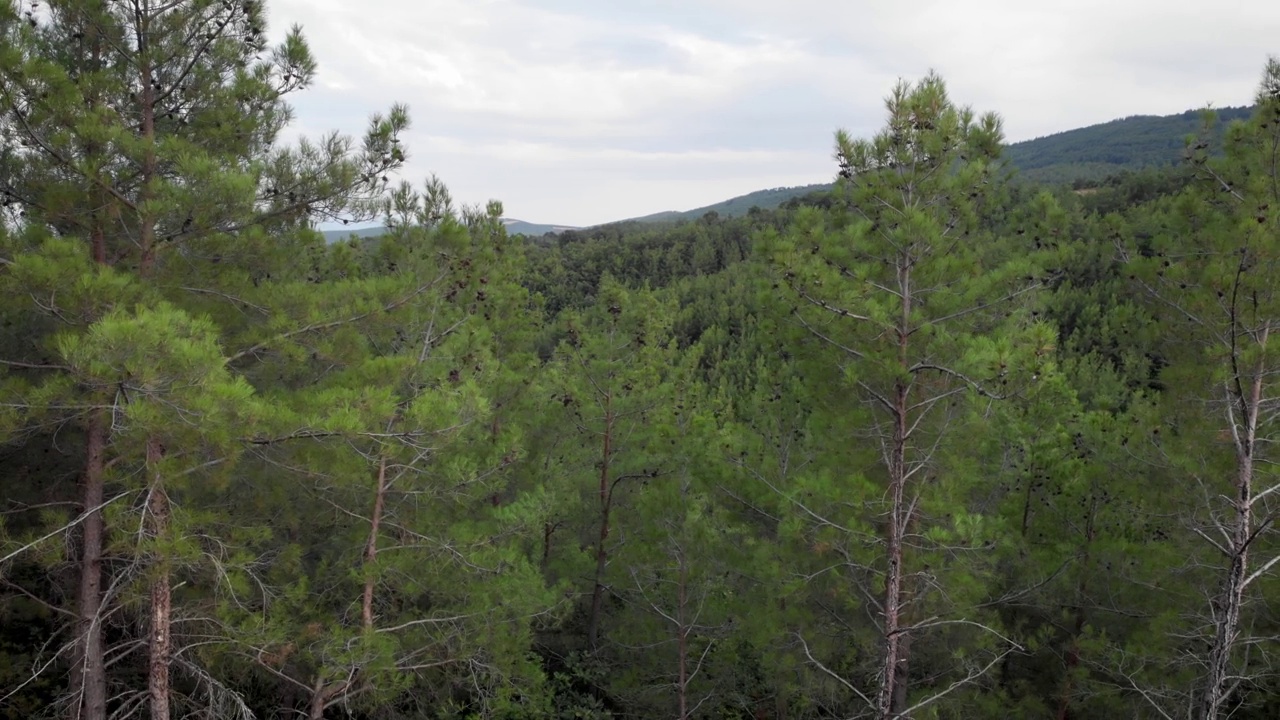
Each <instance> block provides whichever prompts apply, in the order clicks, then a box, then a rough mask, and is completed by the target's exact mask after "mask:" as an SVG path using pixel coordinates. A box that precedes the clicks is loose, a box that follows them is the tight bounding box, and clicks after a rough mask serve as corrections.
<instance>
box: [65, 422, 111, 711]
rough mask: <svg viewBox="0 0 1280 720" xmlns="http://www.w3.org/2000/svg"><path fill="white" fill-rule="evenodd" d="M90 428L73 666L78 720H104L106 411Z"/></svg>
mask: <svg viewBox="0 0 1280 720" xmlns="http://www.w3.org/2000/svg"><path fill="white" fill-rule="evenodd" d="M85 430H86V434H87V437H86V441H85V444H86V452H85V469H84V477H83V479H82V481H81V506H82V511H81V512H83V513H85V518H84V521H83V522H82V523H80V528H81V532H82V535H81V548H80V581H79V588H78V592H77V594H76V641H75V642H76V646H75V653H74V655H73V658H74V660H73V662H72V666H71V694H72V697H73V698H74V701H73V703H72V705H71V718H72V720H103V719H104V718H106V714H107V677H106V675H107V672H106V663H105V662H104V660H103V647H102V623H101V617H100V615H101V613H102V536H103V520H102V510H101V509H100V508H101V507H102V499H103V496H104V484H105V478H104V475H105V465H106V446H107V438H106V436H107V428H106V422H105V420H104V418H103V413H102V411H100V410H95V411H93V413H92V414H91V415H90V416H89V422H88V426H87V427H86V428H85Z"/></svg>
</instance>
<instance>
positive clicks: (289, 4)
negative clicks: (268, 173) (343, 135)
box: [269, 0, 1280, 224]
mask: <svg viewBox="0 0 1280 720" xmlns="http://www.w3.org/2000/svg"><path fill="white" fill-rule="evenodd" d="M269 6H270V9H271V13H272V16H273V18H274V23H273V25H274V29H275V31H276V32H277V33H278V32H280V31H282V30H283V29H284V28H285V27H287V26H288V25H289V24H291V23H293V22H300V23H301V24H302V25H303V26H304V31H305V34H306V35H307V37H308V39H309V40H310V41H311V44H312V48H313V50H314V52H315V53H316V55H317V57H318V60H319V61H320V75H319V81H318V82H317V84H316V86H315V87H313V88H312V89H310V90H309V91H307V92H306V93H304V94H303V95H302V96H300V97H299V98H298V100H297V101H296V105H297V108H298V114H299V119H300V124H299V130H301V131H304V132H307V133H314V132H315V130H314V129H321V128H323V129H328V128H338V129H342V130H344V131H346V132H352V133H358V132H359V131H360V130H361V129H362V128H363V126H364V122H365V117H366V116H367V115H368V114H369V113H370V112H373V111H376V110H381V109H385V108H386V107H387V106H389V105H390V104H391V103H392V102H396V101H403V102H407V103H408V104H409V105H410V108H411V110H412V114H413V117H414V123H415V127H414V131H413V132H412V133H410V135H409V137H408V138H407V139H408V145H409V148H410V150H411V152H412V158H411V162H410V165H409V168H408V173H407V174H408V176H410V177H422V176H424V175H426V174H428V173H430V172H436V173H438V174H440V176H441V177H443V178H444V179H445V180H446V181H447V182H450V184H451V185H452V186H453V187H454V189H455V191H456V194H457V195H458V196H459V197H461V198H464V199H468V200H483V199H486V198H488V197H491V196H496V197H498V198H500V199H502V200H504V201H505V203H506V205H507V209H508V213H509V214H511V215H513V216H515V217H521V218H524V219H528V220H533V221H545V222H558V223H567V224H586V223H591V222H602V221H606V220H611V219H618V218H622V217H627V216H633V215H639V214H643V213H647V212H652V211H656V210H662V209H681V208H688V207H694V206H697V205H701V204H706V203H708V202H714V201H716V200H720V199H724V198H727V197H729V196H731V195H733V194H738V193H741V192H748V191H751V190H754V189H759V188H763V187H774V186H779V185H789V184H802V183H808V182H820V181H824V180H826V179H828V178H829V177H830V176H831V174H832V171H833V165H832V161H831V159H830V144H831V132H832V131H833V130H834V129H835V128H837V127H848V128H849V129H851V130H853V131H854V132H857V133H865V132H872V131H874V129H875V128H877V127H878V126H879V124H880V121H881V116H882V113H883V109H882V108H883V105H882V98H883V96H884V95H885V93H886V92H887V91H888V90H889V88H890V86H891V85H892V83H893V82H894V80H895V79H896V78H897V77H899V76H905V77H908V78H913V77H918V76H919V75H921V74H922V73H924V72H925V71H926V70H927V69H929V68H936V69H937V70H939V71H940V72H941V73H942V74H943V76H944V77H945V78H946V79H947V80H948V83H949V85H950V88H951V91H952V95H953V97H955V98H956V99H957V100H958V101H961V102H963V103H966V104H972V105H973V106H974V107H975V108H976V109H978V110H996V111H999V112H1000V113H1001V114H1002V115H1003V116H1004V117H1005V119H1006V129H1007V131H1008V133H1009V136H1010V138H1011V139H1014V140H1018V139H1024V138H1029V137H1034V136H1038V135H1043V134H1047V133H1051V132H1056V131H1060V130H1065V129H1070V128H1073V127H1079V126H1082V125H1086V124H1090V123H1095V122H1103V121H1106V120H1109V119H1112V118H1115V117H1120V116H1124V115H1131V114H1138V113H1172V112H1179V111H1181V110H1185V109H1188V108H1192V107H1197V106H1201V105H1203V104H1205V103H1208V102H1213V103H1215V104H1217V105H1238V104H1244V103H1247V102H1249V101H1250V100H1251V97H1252V92H1253V88H1254V86H1255V84H1256V82H1257V79H1258V73H1259V71H1260V69H1261V67H1262V64H1263V62H1264V60H1265V57H1266V53H1267V52H1268V51H1272V52H1276V51H1280V47H1277V46H1275V45H1274V44H1273V43H1274V42H1275V38H1276V37H1280V3H1274V2H1268V1H1266V0H1221V1H1220V2H1219V3H1216V4H1213V5H1205V4H1204V3H1203V2H1192V1H1190V0H1163V1H1161V2H1156V1H1155V0H1124V1H1123V2H1117V1H1116V0H1076V2H1073V3H1070V4H1067V3H1032V2H1015V1H1013V0H1006V1H1000V0H983V1H974V2H964V3H959V2H954V1H950V0H925V1H922V2H914V3H900V2H891V1H889V0H883V1H880V0H876V1H867V2H846V1H842V0H788V2H777V0H648V1H647V2H644V3H641V2H628V3H615V2H600V1H599V0H537V1H535V0H523V1H522V0H422V1H414V0H364V1H363V2H360V3H352V2H349V0H341V1H340V0H318V1H314V0H307V1H304V0H272V1H271V2H270V3H269Z"/></svg>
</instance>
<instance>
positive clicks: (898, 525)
mask: <svg viewBox="0 0 1280 720" xmlns="http://www.w3.org/2000/svg"><path fill="white" fill-rule="evenodd" d="M896 401H897V402H896V405H897V407H896V408H895V409H896V411H897V416H896V417H895V418H894V426H893V440H892V443H893V445H892V447H891V448H890V452H891V455H890V461H889V493H890V510H889V527H888V547H887V548H886V550H885V559H886V561H887V565H888V567H887V569H886V570H885V580H884V657H883V664H882V665H881V669H880V672H881V679H880V691H879V693H878V695H877V698H876V717H878V718H881V720H885V719H887V718H891V717H893V716H894V706H895V705H896V704H897V703H896V702H895V697H896V695H897V693H896V686H897V681H898V674H899V664H900V663H905V662H906V660H907V657H906V653H905V652H904V650H906V649H907V648H904V647H903V646H902V633H901V631H900V628H899V623H900V620H901V616H902V576H903V570H902V560H903V558H902V555H903V552H902V539H903V537H902V536H903V532H904V530H905V529H906V527H905V526H906V517H905V515H906V512H905V510H906V508H905V497H906V493H905V487H904V486H905V485H906V437H905V433H906V429H907V424H906V420H907V389H906V387H905V386H904V385H902V384H901V383H899V386H898V389H897V397H896Z"/></svg>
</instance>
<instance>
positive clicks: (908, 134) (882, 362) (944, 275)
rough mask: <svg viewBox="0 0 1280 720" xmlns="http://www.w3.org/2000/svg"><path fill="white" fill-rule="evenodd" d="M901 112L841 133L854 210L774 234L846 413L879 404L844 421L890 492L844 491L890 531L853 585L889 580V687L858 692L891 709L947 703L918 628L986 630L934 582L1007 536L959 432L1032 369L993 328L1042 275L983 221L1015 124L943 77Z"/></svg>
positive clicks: (799, 317) (881, 620)
mask: <svg viewBox="0 0 1280 720" xmlns="http://www.w3.org/2000/svg"><path fill="white" fill-rule="evenodd" d="M887 106H888V111H889V120H888V125H887V127H886V128H885V129H884V130H882V131H881V132H880V133H878V134H877V135H876V136H875V137H874V138H872V139H870V140H854V139H853V138H851V137H850V136H849V135H848V134H847V133H844V132H843V131H842V132H840V133H838V134H837V138H836V150H837V157H838V159H839V161H840V176H841V187H842V188H843V192H844V194H845V198H846V202H847V210H845V211H844V215H843V216H841V215H839V214H837V215H836V216H835V217H833V218H830V219H829V218H827V217H824V216H823V215H822V214H821V213H820V212H818V211H801V213H800V214H799V215H798V216H797V219H796V222H795V224H794V225H793V226H792V227H791V228H790V229H788V230H787V231H786V233H785V234H783V235H782V236H781V237H778V238H776V239H774V240H773V241H772V242H771V243H770V245H771V247H770V250H771V252H772V256H773V258H774V261H775V263H776V265H777V273H778V275H779V276H780V278H781V279H782V280H783V281H784V282H785V284H786V286H787V287H788V288H789V289H790V296H789V301H791V302H792V303H793V304H795V305H796V306H797V308H796V311H795V313H794V317H795V319H796V321H797V322H798V323H800V324H802V325H803V326H804V327H806V328H807V329H808V330H809V331H810V332H811V333H812V334H813V335H814V336H815V337H817V338H819V339H821V340H822V341H823V342H824V344H825V345H826V346H827V347H828V348H829V350H830V351H832V352H833V353H834V354H833V355H832V356H830V357H829V359H828V360H827V362H828V363H831V364H834V365H835V366H836V367H838V368H839V370H838V372H834V373H830V374H829V377H830V378H831V382H833V383H836V384H837V385H836V387H839V388H841V395H842V396H843V397H844V398H847V400H845V401H844V402H843V403H842V406H843V408H844V409H845V410H844V412H845V413H846V416H847V413H848V412H849V411H850V410H854V409H857V408H859V407H860V406H863V405H864V404H865V406H866V407H869V408H870V415H869V416H867V418H866V420H865V422H866V423H868V424H867V426H866V427H865V429H863V428H860V427H857V426H851V425H850V424H849V423H848V422H847V421H843V422H842V421H835V422H836V423H838V424H836V425H834V426H832V427H831V428H830V430H831V435H832V436H835V437H842V438H844V440H843V442H845V443H850V442H853V443H857V442H859V440H858V438H860V437H864V438H865V442H867V443H869V444H870V446H871V447H873V448H875V449H876V450H878V451H879V454H880V457H879V462H878V465H879V467H878V469H877V470H876V471H875V473H874V475H873V477H874V478H875V480H876V483H875V484H870V483H868V484H862V483H859V484H854V483H852V482H851V483H849V484H847V485H846V486H845V488H844V489H843V495H844V497H845V498H846V500H845V501H846V502H850V501H852V502H858V503H864V504H865V505H866V507H868V509H869V510H870V511H871V514H870V515H869V516H868V517H867V518H865V520H866V521H868V522H869V523H870V524H871V525H872V526H873V527H878V528H879V532H880V534H881V535H882V545H881V546H880V550H879V551H878V553H879V558H878V560H875V561H871V560H870V559H868V560H867V561H866V562H867V563H868V565H867V566H865V567H873V568H874V570H871V572H870V574H869V575H868V574H867V573H866V570H865V569H860V567H862V566H860V563H859V562H857V561H854V562H852V563H851V564H850V566H849V568H848V570H849V573H850V575H851V577H852V578H853V582H854V583H859V582H860V580H859V579H858V578H860V577H861V578H862V579H863V580H862V581H861V582H866V581H869V580H870V578H871V577H877V578H879V587H878V588H876V589H872V588H870V587H862V588H861V590H860V593H865V594H866V596H867V597H871V596H877V595H878V597H876V599H875V601H874V603H873V608H874V610H873V612H874V616H875V617H876V620H877V623H878V630H879V646H880V647H879V654H878V655H879V660H878V663H879V668H878V670H877V671H876V672H875V673H874V676H873V677H874V684H875V685H874V690H872V691H869V692H867V693H862V692H860V691H858V694H859V696H860V697H861V698H862V699H863V701H865V703H866V704H867V705H868V706H869V707H868V708H867V709H869V710H871V711H872V712H873V714H874V716H875V717H877V718H890V717H897V716H899V715H901V714H903V713H907V712H911V711H912V708H916V707H920V706H922V705H923V704H928V703H931V702H933V701H934V700H935V699H936V698H937V696H936V695H934V696H925V697H922V698H920V699H918V700H914V701H913V700H912V698H911V696H910V695H909V692H908V691H909V687H908V682H909V681H908V678H909V668H910V662H911V658H912V647H913V644H914V642H915V640H916V638H917V636H920V635H922V634H924V633H926V632H927V631H928V630H927V629H929V628H932V629H933V632H932V633H931V634H933V635H934V636H935V638H936V637H937V633H939V632H942V633H945V632H947V631H949V630H958V629H960V628H962V627H971V626H969V625H965V624H963V623H960V622H959V620H960V618H954V620H956V623H955V624H951V623H950V622H949V620H948V619H938V618H937V616H938V615H940V614H941V615H943V616H944V618H945V616H946V615H947V614H948V613H949V612H950V610H951V609H950V608H947V607H944V606H945V605H946V603H945V601H943V600H942V597H944V596H940V595H939V594H938V593H935V592H934V584H935V583H936V584H937V585H938V586H939V587H940V588H941V590H942V591H943V592H944V593H947V592H950V591H948V589H947V584H946V578H950V581H951V582H953V583H955V582H958V583H961V585H963V584H964V583H965V582H966V581H965V580H963V579H961V578H960V577H959V574H960V573H959V572H957V571H958V570H959V568H958V567H956V566H957V565H960V564H961V562H962V561H956V560H954V559H953V561H952V562H948V560H947V558H946V556H947V555H948V554H949V551H947V550H946V548H947V547H948V546H950V547H954V546H956V545H960V544H971V543H972V544H976V545H977V546H979V547H981V546H982V545H983V544H985V543H990V542H994V540H995V538H992V537H983V534H984V533H985V532H987V531H986V530H985V529H984V528H985V523H984V522H983V521H982V519H981V518H980V517H978V516H976V515H973V514H972V513H969V512H967V508H966V507H965V505H964V504H963V503H964V500H965V497H966V493H967V490H966V488H965V484H966V482H967V478H966V477H964V475H965V472H966V471H965V470H963V469H962V466H956V465H952V467H948V465H949V464H952V463H954V461H953V460H951V459H950V458H949V457H948V455H949V453H950V451H951V448H952V447H953V446H952V445H951V443H950V442H948V440H949V438H950V437H951V436H952V435H953V434H954V433H955V430H956V429H957V428H958V427H960V426H961V425H962V423H965V422H966V421H968V419H969V418H968V417H967V415H966V412H967V408H968V407H969V406H970V402H969V401H970V400H972V399H974V398H982V397H987V398H991V397H996V396H1000V395H1003V394H1006V393H1007V392H1008V391H1010V390H1011V385H1010V378H1011V377H1012V378H1018V377H1019V371H1020V368H1019V367H1018V365H1019V361H1018V357H1019V350H1020V347H1021V344H1020V342H1019V341H1018V339H1017V338H1018V336H1017V335H1010V334H1004V335H994V336H993V335H991V333H992V331H993V330H995V329H996V328H997V327H999V323H1000V321H1001V319H1002V317H1003V315H1004V313H1005V312H1007V311H1008V309H1009V307H1010V304H1011V303H1012V301H1013V300H1014V299H1015V298H1018V297H1020V296H1022V295H1024V294H1026V293H1027V292H1029V291H1031V290H1032V289H1034V288H1035V287H1037V286H1038V284H1039V282H1038V280H1037V276H1036V273H1035V272H1034V271H1033V269H1032V268H1033V266H1031V265H1030V264H1028V262H1027V261H1025V260H1023V261H1018V260H1011V259H1009V257H1008V255H1006V253H1005V252H1004V251H1003V248H1002V247H1001V246H1000V243H997V242H993V241H992V240H991V239H990V238H989V237H987V236H986V235H985V234H984V233H983V232H982V231H981V230H980V229H979V225H978V215H979V213H980V212H981V210H982V208H983V203H984V200H985V199H986V198H988V197H989V195H990V188H991V186H992V183H995V182H997V180H998V158H999V153H1000V143H1001V140H1002V135H1001V129H1000V120H999V118H998V117H996V116H995V115H990V114H989V115H985V116H982V117H980V118H979V117H976V116H975V115H974V113H973V112H972V111H970V110H968V109H964V108H959V107H957V106H955V105H954V104H953V103H952V102H951V100H950V99H949V98H948V96H947V92H946V88H945V85H944V83H943V81H942V80H941V78H939V77H938V76H936V75H929V76H927V77H926V78H924V79H923V80H921V81H920V82H919V83H917V84H915V85H914V86H913V85H909V84H907V83H905V82H904V83H901V84H899V85H898V86H897V87H896V88H895V89H894V91H893V93H892V94H891V95H890V97H889V99H888V101H887ZM1039 332H1040V334H1041V335H1042V336H1043V335H1045V334H1046V331H1045V329H1043V328H1041V329H1040V331H1039ZM1042 340H1043V342H1044V344H1048V343H1049V341H1048V338H1047V337H1042ZM1032 345H1034V343H1032ZM1028 374H1029V373H1028ZM1015 382H1022V380H1020V379H1019V380H1015ZM867 449H868V450H869V449H870V448H867ZM864 493H865V495H863V496H861V497H860V496H859V495H861V494H864ZM877 497H883V498H884V500H883V501H880V500H877V499H876V498H877ZM949 503H950V504H949ZM955 503H961V504H960V505H959V506H956V505H955ZM819 517H822V516H821V515H819ZM828 522H829V521H828ZM829 527H834V528H839V527H842V525H841V524H840V523H836V524H834V525H829ZM869 531H870V529H869V528H867V529H863V530H858V532H869ZM847 532H854V529H853V528H848V529H847ZM948 565H949V566H951V572H949V573H943V571H942V569H941V568H942V567H944V566H948ZM931 568H932V569H931ZM951 597H952V600H955V598H956V596H955V595H952V596H951ZM940 604H941V606H940ZM992 637H996V636H994V635H988V636H987V639H988V640H989V639H991V638H992ZM935 642H938V640H935ZM962 642H963V641H962ZM968 642H982V640H981V638H979V639H976V640H972V639H971V640H969V641H968ZM1010 649H1011V648H1009V647H1008V646H1007V645H1006V646H1004V649H1003V650H1000V649H999V648H998V647H997V648H993V650H992V655H991V656H990V657H988V659H987V660H985V661H982V662H978V663H977V664H976V665H975V666H974V667H973V668H972V669H971V670H969V671H967V674H965V675H962V676H960V677H958V678H956V681H957V682H958V683H959V684H963V683H964V682H966V681H968V680H972V679H974V678H975V677H977V676H978V675H980V674H981V673H982V672H983V671H985V670H986V669H988V668H990V667H992V666H994V664H995V663H996V662H997V659H998V658H999V657H1001V656H1003V655H1004V654H1005V653H1007V652H1009V650H1010ZM842 682H845V684H846V685H848V687H849V688H850V689H851V690H856V688H855V686H854V685H853V684H851V683H849V682H848V681H847V680H842ZM944 690H945V688H944Z"/></svg>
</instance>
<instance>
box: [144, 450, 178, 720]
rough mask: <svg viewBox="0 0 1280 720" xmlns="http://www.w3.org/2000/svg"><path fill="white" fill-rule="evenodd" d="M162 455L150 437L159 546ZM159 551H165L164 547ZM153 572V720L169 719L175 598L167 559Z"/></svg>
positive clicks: (164, 523)
mask: <svg viewBox="0 0 1280 720" xmlns="http://www.w3.org/2000/svg"><path fill="white" fill-rule="evenodd" d="M161 455H162V450H161V448H160V443H159V441H158V440H156V439H155V438H149V439H148V440H147V469H148V470H149V471H150V472H151V473H152V482H151V488H150V492H149V497H148V498H147V513H148V519H149V525H150V529H151V532H152V536H153V538H154V540H155V541H156V542H157V543H160V544H161V545H163V542H164V539H165V536H166V535H168V529H169V496H168V495H167V494H166V493H165V488H164V483H163V480H162V478H161V477H160V472H159V469H158V468H157V464H158V463H159V462H160V458H161ZM158 552H159V553H164V552H165V551H164V549H163V547H161V548H160V549H159V550H158ZM153 571H154V572H155V576H154V577H153V578H152V580H151V637H150V644H151V648H150V649H151V653H150V668H149V672H148V676H147V690H148V692H149V693H150V695H151V720H169V661H170V657H171V654H172V647H173V640H172V638H171V637H170V627H171V625H172V601H173V598H172V594H171V592H172V588H171V587H170V578H169V562H168V560H167V558H164V557H156V558H155V568H154V569H153Z"/></svg>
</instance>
